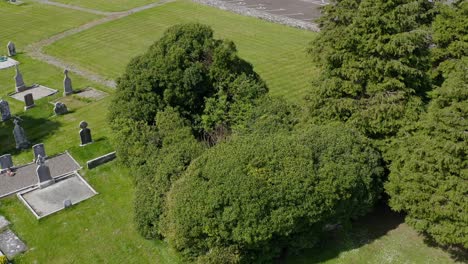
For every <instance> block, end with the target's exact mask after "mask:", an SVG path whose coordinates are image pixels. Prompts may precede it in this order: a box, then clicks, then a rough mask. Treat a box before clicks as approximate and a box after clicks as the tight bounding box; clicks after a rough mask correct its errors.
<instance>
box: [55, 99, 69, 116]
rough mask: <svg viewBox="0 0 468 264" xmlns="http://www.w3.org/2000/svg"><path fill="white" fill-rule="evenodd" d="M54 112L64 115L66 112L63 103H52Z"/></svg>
mask: <svg viewBox="0 0 468 264" xmlns="http://www.w3.org/2000/svg"><path fill="white" fill-rule="evenodd" d="M54 113H55V114H56V115H64V114H66V113H68V109H67V106H66V105H65V104H64V103H61V102H56V103H55V105H54Z"/></svg>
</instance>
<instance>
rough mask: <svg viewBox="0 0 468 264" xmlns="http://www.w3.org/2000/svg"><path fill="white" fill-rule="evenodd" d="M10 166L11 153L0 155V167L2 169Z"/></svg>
mask: <svg viewBox="0 0 468 264" xmlns="http://www.w3.org/2000/svg"><path fill="white" fill-rule="evenodd" d="M11 167H13V159H12V158H11V155H10V154H5V155H3V156H0V168H1V169H2V170H6V169H8V168H11Z"/></svg>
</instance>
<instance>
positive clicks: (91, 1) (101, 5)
mask: <svg viewBox="0 0 468 264" xmlns="http://www.w3.org/2000/svg"><path fill="white" fill-rule="evenodd" d="M54 1H55V2H60V3H64V4H70V5H75V6H81V7H85V8H90V9H96V10H101V11H109V12H116V11H125V10H129V9H132V8H135V7H139V6H143V5H146V4H150V3H153V2H158V0H54Z"/></svg>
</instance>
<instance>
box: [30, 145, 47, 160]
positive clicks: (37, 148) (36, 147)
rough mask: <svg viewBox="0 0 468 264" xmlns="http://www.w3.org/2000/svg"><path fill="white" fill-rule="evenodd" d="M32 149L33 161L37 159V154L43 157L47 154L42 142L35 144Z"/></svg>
mask: <svg viewBox="0 0 468 264" xmlns="http://www.w3.org/2000/svg"><path fill="white" fill-rule="evenodd" d="M32 149H33V153H34V162H36V161H37V159H38V157H39V155H40V156H41V157H44V158H46V157H47V155H46V152H45V148H44V144H43V143H40V144H36V145H34V146H33V147H32Z"/></svg>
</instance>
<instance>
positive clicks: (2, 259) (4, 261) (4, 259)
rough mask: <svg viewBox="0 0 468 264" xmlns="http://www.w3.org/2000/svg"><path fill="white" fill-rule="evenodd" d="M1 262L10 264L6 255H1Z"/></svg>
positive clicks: (1, 263) (0, 263)
mask: <svg viewBox="0 0 468 264" xmlns="http://www.w3.org/2000/svg"><path fill="white" fill-rule="evenodd" d="M0 264H8V259H7V257H6V256H4V255H0Z"/></svg>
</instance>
